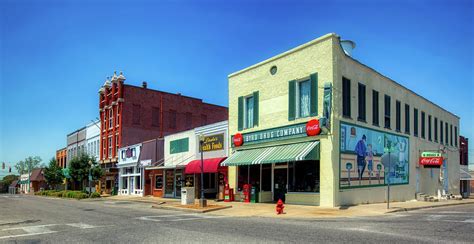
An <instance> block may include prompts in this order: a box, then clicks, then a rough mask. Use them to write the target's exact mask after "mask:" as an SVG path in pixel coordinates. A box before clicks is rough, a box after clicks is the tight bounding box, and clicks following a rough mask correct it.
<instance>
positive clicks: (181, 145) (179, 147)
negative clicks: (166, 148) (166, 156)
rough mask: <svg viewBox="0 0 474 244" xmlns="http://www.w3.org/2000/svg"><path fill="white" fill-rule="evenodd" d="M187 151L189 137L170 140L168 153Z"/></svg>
mask: <svg viewBox="0 0 474 244" xmlns="http://www.w3.org/2000/svg"><path fill="white" fill-rule="evenodd" d="M187 151H189V138H183V139H178V140H174V141H170V154H175V153H181V152H187Z"/></svg>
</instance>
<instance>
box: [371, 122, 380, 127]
mask: <svg viewBox="0 0 474 244" xmlns="http://www.w3.org/2000/svg"><path fill="white" fill-rule="evenodd" d="M372 125H373V126H377V127H380V125H379V124H374V123H372Z"/></svg>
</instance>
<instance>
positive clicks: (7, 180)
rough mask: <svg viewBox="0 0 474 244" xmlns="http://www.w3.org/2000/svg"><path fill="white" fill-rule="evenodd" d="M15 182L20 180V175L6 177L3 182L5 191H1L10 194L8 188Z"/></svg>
mask: <svg viewBox="0 0 474 244" xmlns="http://www.w3.org/2000/svg"><path fill="white" fill-rule="evenodd" d="M14 180H18V175H5V177H3V179H2V180H1V183H2V184H3V189H0V192H8V187H9V186H10V185H11V184H12V182H13V181H14Z"/></svg>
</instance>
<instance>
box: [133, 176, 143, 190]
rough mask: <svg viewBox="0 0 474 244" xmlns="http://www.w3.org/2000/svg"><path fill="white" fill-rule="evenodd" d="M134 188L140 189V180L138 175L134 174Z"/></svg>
mask: <svg viewBox="0 0 474 244" xmlns="http://www.w3.org/2000/svg"><path fill="white" fill-rule="evenodd" d="M135 189H138V190H140V189H142V182H141V177H140V176H135Z"/></svg>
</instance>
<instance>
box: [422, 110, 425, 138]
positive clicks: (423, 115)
mask: <svg viewBox="0 0 474 244" xmlns="http://www.w3.org/2000/svg"><path fill="white" fill-rule="evenodd" d="M425 122H426V121H425V112H423V111H422V112H421V138H423V139H425V130H426V125H425Z"/></svg>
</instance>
